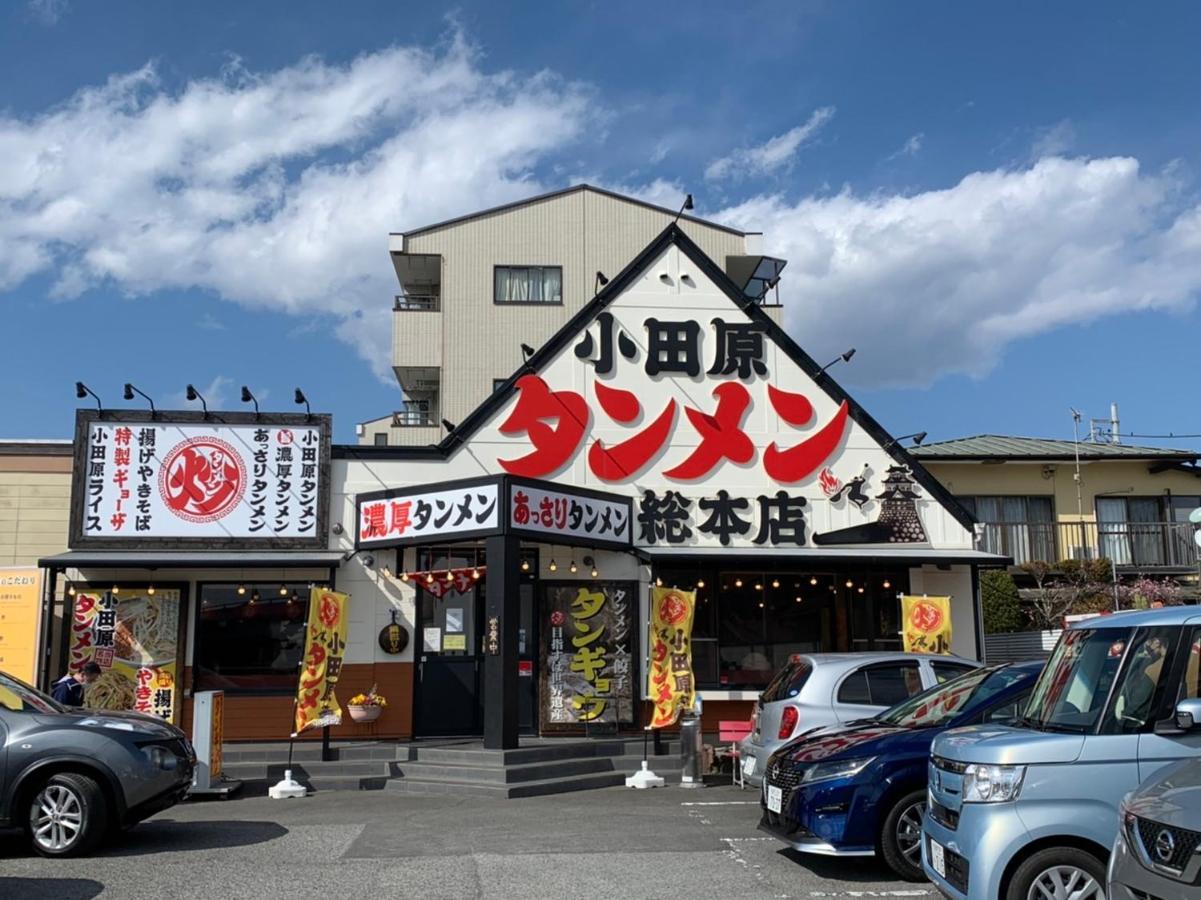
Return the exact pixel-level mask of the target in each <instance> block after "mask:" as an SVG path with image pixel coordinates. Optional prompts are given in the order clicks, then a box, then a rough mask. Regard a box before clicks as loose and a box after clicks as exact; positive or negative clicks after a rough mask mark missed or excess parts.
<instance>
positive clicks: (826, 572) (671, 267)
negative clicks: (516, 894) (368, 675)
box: [331, 228, 997, 733]
mask: <svg viewBox="0 0 1201 900" xmlns="http://www.w3.org/2000/svg"><path fill="white" fill-rule="evenodd" d="M475 340H478V341H487V340H488V336H487V335H486V334H480V335H465V336H464V337H463V341H462V345H463V347H464V351H463V352H470V347H471V344H472V342H473V341H475ZM840 365H841V363H840ZM832 374H837V370H834V372H832V373H823V372H821V371H819V370H818V366H816V365H815V364H814V362H813V360H811V359H810V358H809V357H808V356H806V355H805V354H804V352H803V351H801V350H800V348H799V347H797V346H796V345H795V344H793V343H792V341H791V340H789V339H788V338H787V337H786V336H785V335H784V334H783V332H782V331H780V330H779V329H778V327H777V326H775V325H774V323H772V322H771V321H770V320H769V319H768V317H767V316H766V315H765V314H764V313H763V312H762V310H761V309H759V308H757V307H755V306H754V305H753V303H750V302H749V301H744V300H743V299H742V298H741V297H739V296H738V295H737V294H736V288H734V286H733V285H732V284H731V283H730V282H729V281H728V279H726V278H725V276H724V275H723V274H722V273H721V272H720V270H718V269H717V267H716V266H715V265H714V264H713V263H712V262H711V261H709V260H708V259H707V258H705V257H704V256H703V254H701V252H700V251H699V250H697V249H696V248H695V246H693V245H691V243H690V242H689V241H688V239H687V238H686V237H685V236H683V235H682V234H681V233H679V232H678V231H677V230H675V229H670V228H669V229H668V230H667V231H666V232H664V234H663V235H662V236H661V237H660V238H659V239H658V240H657V241H656V242H655V243H654V244H652V245H651V246H650V247H649V248H648V249H647V251H646V252H644V253H643V254H642V256H641V257H640V258H639V259H638V260H636V261H635V262H634V263H632V264H631V266H630V267H629V268H628V269H627V270H626V271H625V272H623V273H622V275H620V276H618V277H617V278H615V279H613V282H612V283H610V284H609V286H608V287H607V288H606V289H605V290H604V291H602V292H601V294H600V295H599V296H598V297H597V298H596V300H594V301H593V303H592V304H590V305H588V306H586V307H585V309H584V310H582V312H581V313H580V314H579V315H578V316H576V318H575V319H574V320H573V321H572V322H571V323H569V324H568V325H567V326H566V327H565V328H564V330H563V331H562V332H560V334H558V335H556V336H555V337H554V338H552V339H551V341H549V342H548V343H547V344H546V345H545V346H543V347H541V348H537V351H536V352H535V354H534V355H533V356H532V357H531V358H530V359H529V361H528V362H527V365H526V366H525V367H524V368H523V369H522V370H521V371H519V372H517V373H514V375H513V376H512V377H511V378H510V379H509V381H508V382H507V383H506V385H505V386H504V387H502V388H500V389H499V390H498V391H497V393H496V395H494V397H493V398H492V399H490V400H489V401H488V402H486V403H485V404H484V405H483V406H482V407H481V408H480V409H479V410H477V411H476V412H475V413H474V414H473V415H472V416H471V417H469V419H467V420H465V421H464V422H459V423H447V424H448V425H451V426H454V427H453V430H452V431H450V432H449V434H448V436H447V437H446V439H444V440H443V441H442V443H441V444H440V445H438V446H437V447H431V448H426V449H419V450H414V449H412V448H379V450H375V449H374V448H361V449H360V450H358V451H357V452H348V453H347V454H345V455H344V456H343V458H336V459H335V460H334V462H333V470H332V482H333V485H334V488H333V490H334V493H333V496H332V498H331V517H332V521H335V522H337V521H340V522H342V523H344V525H345V530H344V532H343V533H342V534H341V535H340V536H338V537H337V538H336V539H335V540H334V544H333V546H336V547H338V548H341V549H346V550H350V549H353V548H356V547H357V548H358V549H359V552H360V555H362V554H364V553H366V552H370V553H371V554H372V556H373V557H374V566H373V567H371V568H367V567H363V566H354V565H351V566H347V567H344V569H343V573H342V575H341V576H340V578H341V580H342V581H341V583H342V584H343V586H345V587H346V588H347V589H348V590H350V591H352V593H354V594H355V595H356V596H359V595H361V594H364V593H371V594H373V595H376V596H378V595H379V594H381V593H382V594H383V595H385V596H386V597H387V599H388V600H389V601H390V602H389V603H379V604H377V605H376V614H375V619H376V623H375V624H377V625H382V624H387V621H388V617H389V614H390V611H391V610H392V609H396V610H398V611H399V614H400V620H401V621H402V623H403V624H405V626H406V627H407V628H408V629H409V631H410V632H411V633H412V634H413V636H414V640H413V641H412V642H411V643H410V646H409V648H408V650H406V652H405V654H404V656H403V657H402V659H404V660H405V661H410V660H411V661H412V662H414V663H415V664H417V665H418V666H419V667H420V666H422V665H428V664H430V663H432V662H435V661H437V660H439V659H441V658H442V657H443V656H444V655H446V654H447V653H448V652H449V653H450V654H451V655H460V654H465V655H470V653H471V652H472V650H471V647H470V646H468V648H467V649H466V650H463V651H460V650H458V649H451V650H450V651H448V650H447V649H446V641H447V637H448V636H450V637H451V647H452V648H458V647H459V646H460V643H461V641H460V639H459V638H458V636H457V634H456V633H455V632H447V630H446V618H445V614H444V613H439V612H438V611H437V607H438V603H434V602H431V599H430V598H428V597H424V598H423V596H422V594H423V593H424V590H423V588H421V587H420V586H419V585H418V584H417V583H416V581H417V580H420V579H417V580H414V579H407V580H404V579H402V578H401V577H400V573H412V572H423V571H426V570H427V569H432V568H439V567H443V566H445V567H446V568H450V567H451V566H452V564H463V562H464V561H465V560H466V561H470V563H471V565H483V567H484V575H485V577H487V573H488V571H489V569H490V568H492V569H494V568H495V566H496V561H495V560H487V559H484V558H483V556H482V555H481V553H482V550H481V549H480V548H481V547H482V541H481V540H480V539H472V538H467V539H461V538H459V537H457V536H456V532H454V531H450V532H445V533H439V532H437V531H430V530H429V529H430V524H429V523H428V522H427V523H425V528H426V530H425V531H424V532H422V533H423V534H425V535H426V537H425V538H423V539H421V540H417V539H416V538H414V536H413V533H412V529H413V528H414V527H415V523H413V521H412V517H413V513H414V512H415V510H416V507H415V506H413V505H411V503H410V505H408V506H406V507H405V508H404V510H403V511H401V510H399V509H393V508H388V509H386V510H383V511H381V510H379V509H377V510H375V512H374V513H373V514H372V516H370V517H369V516H367V515H366V514H365V512H364V510H365V506H364V498H371V497H376V498H387V497H388V496H391V498H392V499H400V500H404V499H408V500H409V501H414V498H417V495H419V494H420V493H421V492H422V491H423V490H426V489H427V488H428V487H429V486H435V487H436V488H440V487H442V486H447V485H450V486H451V489H452V490H453V485H455V484H456V483H458V482H466V481H469V480H482V481H483V482H486V481H487V480H488V479H490V478H495V477H499V476H509V477H510V478H511V479H513V482H514V483H513V484H511V485H509V487H508V495H509V496H508V497H507V498H505V499H504V500H502V501H501V504H502V510H501V513H500V514H501V515H502V516H503V517H510V518H511V517H513V516H517V515H519V513H518V512H517V504H516V503H515V502H514V498H515V497H516V494H517V492H518V491H519V490H521V484H520V483H521V482H522V480H524V479H533V480H535V481H536V483H537V484H538V485H541V487H542V488H547V489H551V491H552V493H553V488H554V487H555V486H558V487H561V488H562V490H563V491H564V492H567V493H569V494H570V493H572V492H583V494H585V495H588V496H595V497H596V502H597V503H598V504H600V503H603V502H604V501H603V497H602V496H600V495H604V497H610V498H614V499H616V500H620V501H623V502H624V501H626V500H627V499H628V503H629V506H628V509H629V515H630V517H631V521H630V522H629V530H628V532H627V536H628V546H626V547H615V546H613V545H612V544H611V543H608V542H606V541H603V540H601V539H600V537H601V536H600V535H594V534H593V532H592V531H590V530H588V529H587V527H586V526H587V524H588V521H589V519H591V518H598V519H599V514H595V511H592V512H585V511H584V510H583V508H580V509H577V510H570V509H567V508H564V507H560V508H556V507H555V506H554V505H553V503H551V504H550V505H549V506H546V507H544V508H542V509H541V513H540V502H538V501H540V500H541V499H543V498H544V496H545V491H543V493H541V494H538V493H534V494H533V495H532V496H533V499H534V502H533V503H531V502H530V499H531V492H530V489H529V488H528V487H527V489H526V490H525V492H524V493H525V505H526V513H521V515H525V514H527V513H528V514H532V515H534V516H535V519H536V520H537V517H538V516H539V515H540V514H544V515H546V516H547V517H548V521H547V525H548V527H546V528H543V529H541V531H543V532H545V534H546V537H545V538H542V537H536V536H532V535H530V534H529V532H528V530H527V531H526V532H524V536H523V537H522V542H521V552H522V559H523V560H524V564H523V570H522V578H523V583H524V584H525V587H524V588H523V590H524V591H525V592H526V593H527V594H529V595H530V597H529V599H528V600H527V601H526V602H527V603H529V604H532V610H531V612H530V613H529V614H528V615H526V616H525V618H523V624H522V637H521V641H522V659H523V660H528V664H525V665H524V668H523V672H522V675H523V680H522V685H523V687H524V686H526V685H527V684H528V687H529V689H530V690H532V691H534V692H535V694H536V695H538V694H542V695H544V694H545V690H546V677H547V673H546V671H545V669H546V666H547V659H548V656H547V654H548V647H549V645H548V641H549V640H550V638H549V637H548V633H547V622H548V621H550V619H549V618H547V617H548V616H551V617H553V616H554V613H553V611H551V612H548V611H547V610H548V609H549V607H548V606H547V603H551V605H552V606H553V602H551V601H549V600H548V599H547V598H548V596H549V594H550V593H551V592H552V588H553V589H558V588H554V586H559V587H562V586H563V585H567V586H568V587H571V588H573V589H574V588H577V587H587V586H588V585H590V584H600V583H620V584H622V585H624V586H625V588H624V589H623V593H624V594H629V595H630V596H629V597H628V600H629V602H630V607H629V609H630V619H631V622H630V626H631V627H630V634H629V636H628V641H629V645H628V650H629V652H630V654H631V658H632V662H633V665H632V677H633V678H634V679H635V680H637V679H639V678H641V677H642V673H644V672H645V660H644V659H642V658H641V655H642V654H645V652H646V640H645V635H644V632H645V628H646V626H645V623H646V619H647V602H648V596H649V591H650V588H651V587H652V586H654V585H655V584H656V583H661V584H668V585H676V586H678V587H681V588H684V589H689V590H692V589H696V590H697V592H698V624H697V632H696V635H697V648H698V651H701V650H702V649H703V652H698V654H697V655H698V657H701V658H699V659H698V671H697V678H698V683H699V687H700V688H701V696H702V697H704V698H705V699H707V700H732V701H746V700H750V699H753V698H755V697H756V696H757V694H758V691H759V690H760V689H761V687H762V684H763V683H764V679H766V678H768V677H770V674H771V671H772V670H774V669H775V668H776V667H777V666H778V664H780V663H781V661H783V660H786V659H787V657H788V656H789V655H790V654H792V653H795V652H804V651H849V650H866V649H899V646H900V642H899V634H898V633H897V631H898V628H899V594H900V593H902V592H907V593H916V594H922V593H926V594H931V595H950V596H951V597H952V620H953V627H954V637H953V645H952V649H953V651H954V652H955V653H956V654H958V655H961V656H964V657H967V658H976V657H977V656H978V655H979V647H980V641H981V636H980V635H979V633H978V628H979V616H978V601H977V596H976V593H977V590H976V570H977V568H978V566H979V565H981V564H985V565H987V564H990V563H992V564H995V563H996V562H997V560H996V559H991V558H989V557H987V556H986V555H985V554H981V553H979V552H978V551H977V550H976V549H975V545H974V541H973V531H972V527H971V520H970V518H969V517H968V516H967V515H966V513H964V512H963V510H962V509H960V508H959V507H958V505H957V504H956V503H955V502H954V500H953V498H951V497H950V496H949V495H947V494H946V493H945V491H943V489H942V488H941V487H940V486H939V485H938V484H937V482H935V481H934V480H933V479H932V478H930V477H929V476H928V475H926V473H925V472H924V471H922V470H921V468H920V466H919V465H918V464H917V463H915V462H914V460H912V459H911V458H910V457H909V456H908V454H906V453H905V452H904V450H903V449H902V447H901V445H900V443H899V442H897V441H894V440H893V439H892V438H891V437H890V436H889V435H888V434H886V433H885V432H884V431H883V429H881V428H880V427H879V426H878V425H877V424H876V423H875V422H874V420H872V419H871V418H870V416H869V415H868V414H867V413H866V412H865V411H863V410H862V409H860V408H859V407H858V405H857V404H855V403H854V401H853V400H852V399H851V398H849V397H848V396H847V395H846V394H845V393H844V392H843V391H842V390H841V389H840V388H839V387H838V386H837V384H836V383H835V381H834V380H833V379H832V378H831V375H832ZM914 418H915V421H920V415H919V414H917V413H915V416H914ZM499 490H501V491H505V490H506V488H505V487H504V486H502V487H501V488H500V489H499ZM380 502H381V504H382V503H383V499H381V501H380ZM448 502H451V501H449V500H448ZM473 502H476V503H477V508H473V509H472V510H470V512H471V514H472V515H474V514H475V513H476V512H482V511H483V507H484V503H483V501H482V500H480V499H479V497H477V498H476V501H473ZM548 502H549V501H548ZM617 505H618V507H620V506H621V505H622V504H621V503H618V504H617ZM615 515H616V517H617V519H620V518H621V516H620V512H619V511H618V512H617V513H615ZM564 516H567V517H570V518H574V519H576V520H577V521H574V522H571V521H568V522H566V523H564V522H562V521H560V522H555V521H554V518H555V517H559V518H560V519H562V518H563V517H564ZM459 517H460V516H459V514H457V513H456V514H455V515H454V516H453V518H454V519H458V518H459ZM481 521H482V520H481ZM351 523H354V526H353V527H352V526H351ZM464 524H465V525H467V526H470V525H471V524H472V521H471V520H470V519H469V520H467V521H466V522H465V523H464ZM488 524H489V525H490V524H491V520H489V521H488ZM527 525H528V520H527ZM594 525H596V523H594ZM610 525H612V522H610ZM458 533H460V534H461V533H463V530H462V529H460V532H458ZM555 535H562V538H561V540H556V539H555V537H554V536H555ZM604 537H612V535H610V534H606V535H604ZM594 538H595V539H594ZM392 548H396V549H395V550H393V549H392ZM585 557H587V559H588V560H589V562H588V563H587V564H585V562H584V558H585ZM456 561H457V562H456ZM552 561H553V564H552ZM573 564H574V568H575V569H576V571H575V572H571V571H570V568H569V567H572V565H573ZM552 565H553V568H552ZM385 569H386V570H387V571H386V572H385V571H384V570H385ZM593 571H595V572H596V573H597V574H596V576H593V574H592V573H593ZM462 596H463V597H464V598H466V595H462ZM458 597H459V595H452V600H453V602H454V603H456V604H459V603H460V600H459V599H458ZM438 602H439V603H441V604H442V605H443V606H445V603H446V601H445V600H440V601H438ZM464 602H469V601H467V600H464ZM783 604H787V608H785V606H784V605H783ZM460 605H461V604H460ZM454 608H456V609H457V608H458V607H454ZM802 610H813V613H812V615H808V614H804V615H803V614H802V613H801V611H802ZM457 616H458V613H456V614H455V621H454V622H452V626H454V627H457ZM702 619H703V621H702ZM756 623H757V624H756ZM483 628H484V623H483V622H482V621H481V622H477V623H476V627H475V629H474V632H475V633H474V634H473V635H471V636H470V637H471V640H472V641H475V642H476V643H478V642H479V640H480V639H481V638H480V635H481V634H482V633H483V632H482V629H483ZM439 631H440V633H439V634H435V632H439ZM427 637H428V640H427ZM531 667H532V668H533V670H534V671H533V672H526V671H525V669H528V668H531ZM525 679H528V682H527V681H526V680H525ZM417 681H418V684H417V686H416V688H415V691H416V692H417V693H418V694H420V692H421V691H422V690H423V689H424V688H423V686H422V684H421V683H420V682H421V679H420V678H418V679H417ZM644 687H645V685H643V684H640V683H639V684H636V686H635V692H636V694H637V697H638V698H641V697H642V696H643V693H644ZM545 700H546V698H545V696H536V697H535V701H534V702H535V703H541V704H542V705H543V707H545ZM416 706H417V707H418V709H420V707H421V706H422V700H421V698H420V696H418V697H417V698H416ZM543 713H544V715H543V716H542V719H541V720H540V721H541V726H545V725H546V716H545V709H543ZM418 717H419V716H418ZM726 717H727V718H728V717H730V716H726ZM526 724H527V728H528V727H529V723H526ZM533 727H534V728H535V730H541V731H543V732H544V733H545V732H547V731H548V729H547V728H545V727H540V726H539V725H538V724H537V723H535V724H534V726H533ZM421 730H422V729H421V728H420V727H418V726H417V724H415V731H416V732H418V733H420V731H421Z"/></svg>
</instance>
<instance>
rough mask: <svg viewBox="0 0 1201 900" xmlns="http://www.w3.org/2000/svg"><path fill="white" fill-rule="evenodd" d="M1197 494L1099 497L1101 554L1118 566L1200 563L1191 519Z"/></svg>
mask: <svg viewBox="0 0 1201 900" xmlns="http://www.w3.org/2000/svg"><path fill="white" fill-rule="evenodd" d="M1198 506H1201V497H1198V496H1188V495H1182V496H1173V497H1168V496H1153V497H1098V498H1097V537H1098V542H1099V544H1100V552H1101V556H1103V557H1105V558H1106V559H1111V560H1113V562H1114V563H1115V564H1116V565H1119V566H1177V567H1181V566H1184V567H1190V568H1191V567H1193V566H1195V565H1197V545H1196V543H1195V541H1194V538H1193V531H1194V528H1193V526H1192V524H1190V523H1189V521H1188V515H1189V513H1190V512H1192V510H1194V509H1196V508H1197V507H1198Z"/></svg>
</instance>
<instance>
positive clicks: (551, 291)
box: [493, 266, 563, 303]
mask: <svg viewBox="0 0 1201 900" xmlns="http://www.w3.org/2000/svg"><path fill="white" fill-rule="evenodd" d="M494 273H495V275H494V277H495V294H494V295H493V299H494V301H495V302H496V303H562V302H563V269H562V268H561V267H559V266H497V267H496V268H495V270H494Z"/></svg>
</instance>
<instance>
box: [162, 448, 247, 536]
mask: <svg viewBox="0 0 1201 900" xmlns="http://www.w3.org/2000/svg"><path fill="white" fill-rule="evenodd" d="M158 490H159V493H160V494H161V495H162V497H163V502H164V503H165V504H167V508H168V509H170V510H171V512H173V513H175V515H177V516H179V517H180V518H181V519H184V520H186V521H188V522H197V523H201V524H203V523H205V522H216V521H217V520H218V519H221V518H223V517H224V516H227V515H229V513H230V512H232V511H233V508H234V507H235V506H237V505H238V501H240V500H241V499H242V494H243V493H245V491H246V464H245V463H244V462H242V457H241V456H239V455H238V451H236V450H235V449H234V448H233V447H232V446H231V445H230V444H227V443H226V442H225V441H223V440H221V439H219V438H213V437H194V438H188V440H186V441H183V442H182V443H179V444H176V445H175V447H174V448H172V450H171V452H170V453H168V454H167V458H166V459H165V460H163V466H162V468H161V469H160V470H159V474H158Z"/></svg>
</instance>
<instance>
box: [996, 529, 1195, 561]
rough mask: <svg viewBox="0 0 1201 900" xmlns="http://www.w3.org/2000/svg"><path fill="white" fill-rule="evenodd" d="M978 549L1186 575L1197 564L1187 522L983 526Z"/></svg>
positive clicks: (1031, 558)
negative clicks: (1108, 561) (1107, 562)
mask: <svg viewBox="0 0 1201 900" xmlns="http://www.w3.org/2000/svg"><path fill="white" fill-rule="evenodd" d="M980 528H981V531H982V534H981V537H980V549H981V550H985V551H988V552H989V553H1002V554H1004V555H1006V556H1011V557H1013V561H1014V564H1015V565H1021V564H1022V563H1026V562H1033V561H1035V560H1041V561H1043V562H1058V561H1059V560H1061V559H1098V558H1102V557H1103V558H1105V559H1111V560H1113V562H1114V564H1115V565H1116V566H1118V567H1126V568H1134V569H1154V568H1165V569H1189V568H1195V567H1196V566H1197V564H1198V554H1199V548H1198V547H1197V544H1196V541H1195V539H1194V537H1193V533H1194V532H1195V531H1196V527H1195V526H1194V525H1190V524H1189V523H1187V522H984V523H982V524H981V526H980Z"/></svg>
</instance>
